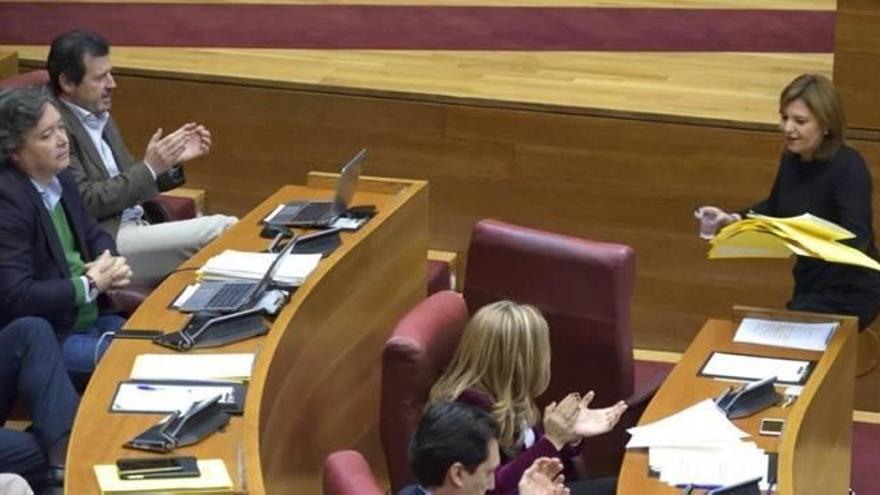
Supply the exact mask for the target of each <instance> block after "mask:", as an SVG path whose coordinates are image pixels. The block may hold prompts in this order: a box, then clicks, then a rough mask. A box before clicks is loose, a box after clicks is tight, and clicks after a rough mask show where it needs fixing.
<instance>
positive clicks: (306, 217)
mask: <svg viewBox="0 0 880 495" xmlns="http://www.w3.org/2000/svg"><path fill="white" fill-rule="evenodd" d="M366 156H367V149H366V148H364V149H362V150H360V151H358V153H357V154H356V155H354V158H352V159H351V160H349V161H348V163H346V164H345V166H344V167H342V171H341V172H340V173H339V181H338V182H337V183H336V193H335V195H334V197H333V201H292V202H290V203H287V204H286V205H284V208H282V209H281V211H279V212H278V213H276V214H275V215H274V216H272V217H271V219H269V220H268V223H277V224H283V225H289V226H291V227H328V226H330V225H332V224H333V222H335V221H336V220H337V219H338V218H339V217H340V216H342V215H343V214H345V212H346V211H348V207H349V205H351V199H352V197H354V190H355V188H356V187H357V181H358V177H360V175H361V164H362V163H363V161H364V158H366Z"/></svg>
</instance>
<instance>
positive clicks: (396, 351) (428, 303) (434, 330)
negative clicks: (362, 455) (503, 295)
mask: <svg viewBox="0 0 880 495" xmlns="http://www.w3.org/2000/svg"><path fill="white" fill-rule="evenodd" d="M467 321H468V311H467V307H466V306H465V303H464V300H463V299H462V297H461V295H460V294H458V293H457V292H452V291H442V292H437V293H436V294H433V295H431V296H429V297H428V298H427V299H425V300H423V301H422V302H420V303H419V304H418V305H417V306H416V307H414V308H413V309H412V310H411V311H410V312H409V313H407V314H406V315H405V316H404V317H403V319H401V320H400V322H399V323H398V324H397V326H396V327H395V328H394V330H393V331H392V332H391V336H390V337H389V339H388V341H387V342H386V343H385V349H384V351H383V353H382V401H381V406H380V413H379V432H380V435H381V438H382V447H383V449H384V450H385V461H386V463H387V465H388V474H389V476H390V477H391V487H392V491H393V492H395V493H396V492H397V491H398V490H400V489H401V488H403V487H404V486H406V485H409V484H411V483H414V482H415V477H414V476H413V475H412V472H411V471H410V468H409V462H408V460H407V449H408V446H409V440H410V436H411V435H412V432H413V431H415V429H416V426H417V425H418V422H419V419H420V418H421V416H422V409H423V408H424V406H425V403H426V402H427V400H428V392H429V391H430V389H431V385H433V384H434V382H435V381H436V380H437V378H438V377H439V376H440V373H441V371H442V370H443V369H444V368H445V367H446V365H447V364H448V363H449V361H450V360H451V359H452V355H453V354H454V353H455V349H456V347H458V341H459V340H460V338H461V332H462V330H464V326H465V324H466V323H467Z"/></svg>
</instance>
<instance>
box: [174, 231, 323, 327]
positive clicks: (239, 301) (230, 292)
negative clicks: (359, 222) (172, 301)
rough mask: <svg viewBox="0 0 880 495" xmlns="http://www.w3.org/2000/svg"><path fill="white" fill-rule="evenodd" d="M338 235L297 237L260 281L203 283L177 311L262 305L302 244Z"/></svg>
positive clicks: (229, 309) (232, 309) (231, 309)
mask: <svg viewBox="0 0 880 495" xmlns="http://www.w3.org/2000/svg"><path fill="white" fill-rule="evenodd" d="M336 232H339V229H327V230H321V231H318V232H315V233H313V234H309V235H306V236H302V237H295V238H293V239H291V240H290V242H288V243H287V245H286V246H284V249H282V250H281V252H279V253H278V255H277V256H275V259H274V260H272V264H271V265H269V268H268V269H267V270H266V273H265V274H263V278H261V279H260V280H259V281H251V280H248V281H234V282H233V281H225V280H209V281H206V282H202V283H201V285H199V288H198V289H196V291H195V292H193V294H192V295H191V296H189V299H187V300H186V302H184V303H183V304H182V305H181V306H180V307H179V308H178V309H179V310H180V311H182V312H185V313H194V312H197V311H213V312H218V313H233V312H236V311H239V310H241V309H245V308H247V307H249V306H252V305H254V304H255V303H257V302H258V301H259V298H260V297H261V296H262V295H263V293H264V292H265V291H266V289H268V288H269V286H270V285H271V284H272V278H273V277H274V276H275V272H276V271H278V268H279V267H280V266H281V262H282V261H283V260H284V258H286V257H287V255H288V254H290V252H291V251H292V250H293V248H294V246H296V245H297V244H298V243H300V242H304V241H308V240H310V239H315V238H318V237H323V236H326V235H330V234H335V233H336Z"/></svg>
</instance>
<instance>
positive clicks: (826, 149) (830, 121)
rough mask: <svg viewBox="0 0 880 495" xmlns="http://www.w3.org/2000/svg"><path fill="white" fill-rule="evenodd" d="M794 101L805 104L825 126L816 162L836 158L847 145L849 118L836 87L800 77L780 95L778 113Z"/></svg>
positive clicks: (807, 76)
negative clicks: (846, 134) (838, 151)
mask: <svg viewBox="0 0 880 495" xmlns="http://www.w3.org/2000/svg"><path fill="white" fill-rule="evenodd" d="M795 100H801V101H803V102H804V104H805V105H807V108H809V109H810V112H812V113H813V115H815V116H816V119H817V120H818V121H819V124H820V125H821V126H822V130H823V136H822V142H821V143H820V144H819V147H818V148H817V149H816V152H815V153H814V154H813V158H814V159H815V160H820V161H828V160H830V159H832V158H834V155H835V154H836V153H837V150H839V149H840V147H841V146H843V145H844V144H846V138H845V136H844V129H846V114H845V113H844V111H843V102H842V101H841V99H840V93H838V92H837V88H835V87H834V83H832V82H831V81H830V80H829V79H828V78H827V77H825V76H820V75H818V74H801V75H799V76H797V77H796V78H794V80H793V81H792V82H790V83H788V86H786V87H785V89H783V90H782V94H781V95H779V113H782V112H783V110H785V107H786V106H788V104H789V103H791V102H793V101H795Z"/></svg>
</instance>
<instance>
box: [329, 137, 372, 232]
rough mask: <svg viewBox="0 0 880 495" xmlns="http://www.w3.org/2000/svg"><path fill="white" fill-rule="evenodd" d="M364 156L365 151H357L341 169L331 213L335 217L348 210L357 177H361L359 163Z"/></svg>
mask: <svg viewBox="0 0 880 495" xmlns="http://www.w3.org/2000/svg"><path fill="white" fill-rule="evenodd" d="M366 156H367V149H366V148H364V149H362V150H360V151H358V153H357V154H356V155H354V158H352V159H351V160H349V161H348V163H346V164H345V166H344V167H342V172H340V174H339V182H337V183H336V196H335V197H334V198H333V206H332V212H333V213H334V214H335V215H341V214H343V213H345V212H346V211H347V210H348V206H349V205H350V204H351V199H352V198H353V197H354V190H355V188H356V187H357V182H358V177H360V175H361V163H363V161H364V158H366Z"/></svg>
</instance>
